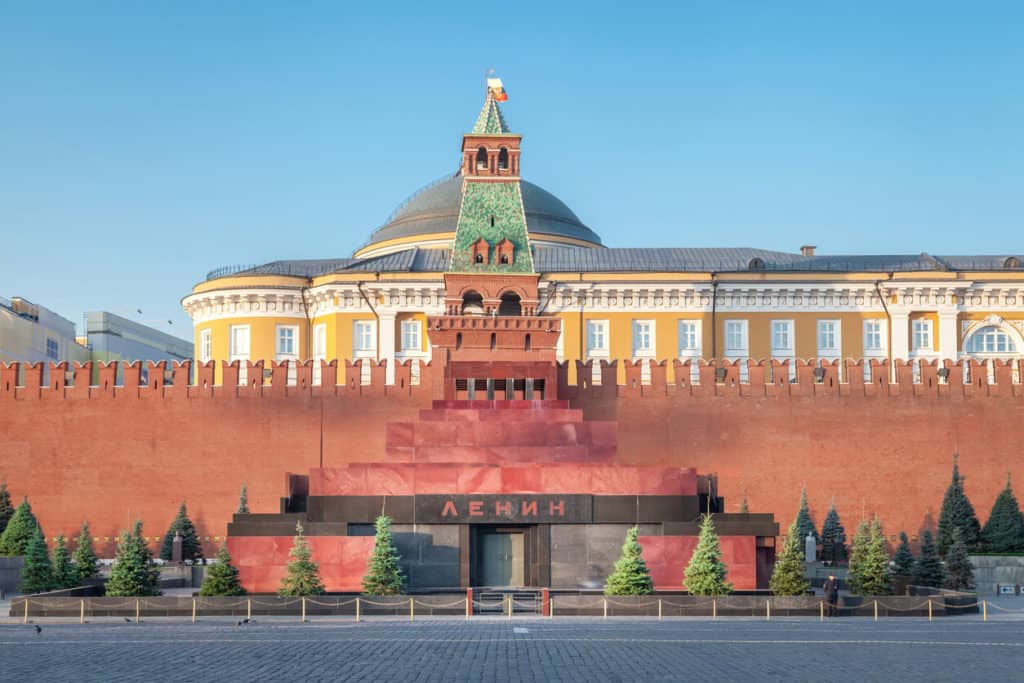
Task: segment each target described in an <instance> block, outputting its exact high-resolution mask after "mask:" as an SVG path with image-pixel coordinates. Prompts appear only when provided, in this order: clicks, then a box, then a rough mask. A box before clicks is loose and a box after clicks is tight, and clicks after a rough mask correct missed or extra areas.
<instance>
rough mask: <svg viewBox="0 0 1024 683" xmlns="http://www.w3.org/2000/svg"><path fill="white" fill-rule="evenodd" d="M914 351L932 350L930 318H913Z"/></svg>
mask: <svg viewBox="0 0 1024 683" xmlns="http://www.w3.org/2000/svg"><path fill="white" fill-rule="evenodd" d="M913 329H914V341H913V349H914V351H931V350H932V321H931V320H915V321H914V327H913Z"/></svg>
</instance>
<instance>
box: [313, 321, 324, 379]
mask: <svg viewBox="0 0 1024 683" xmlns="http://www.w3.org/2000/svg"><path fill="white" fill-rule="evenodd" d="M323 360H327V325H326V324H324V323H319V324H318V325H314V326H313V384H314V385H317V386H319V385H320V384H321V383H322V382H323V367H322V365H321V363H320V361H323Z"/></svg>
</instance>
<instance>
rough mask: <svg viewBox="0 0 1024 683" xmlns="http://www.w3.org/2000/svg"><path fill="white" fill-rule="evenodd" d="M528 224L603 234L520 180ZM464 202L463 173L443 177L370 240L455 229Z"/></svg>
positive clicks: (581, 235)
mask: <svg viewBox="0 0 1024 683" xmlns="http://www.w3.org/2000/svg"><path fill="white" fill-rule="evenodd" d="M520 187H521V188H522V191H523V208H524V210H525V212H526V225H527V229H528V230H529V231H530V233H531V234H537V235H556V236H559V237H571V238H573V239H578V240H584V241H586V242H592V243H594V244H600V243H601V238H600V237H599V236H598V235H597V233H595V232H594V231H593V230H591V229H590V228H588V227H587V226H585V225H584V224H583V222H582V221H580V219H579V218H578V217H577V216H576V214H575V213H573V212H572V209H570V208H569V207H568V206H566V205H565V202H563V201H562V200H561V199H559V198H558V197H556V196H555V195H553V194H551V193H550V192H548V191H547V190H545V189H544V188H542V187H540V186H538V185H534V184H533V183H531V182H528V181H526V180H523V181H520ZM461 203H462V176H460V175H455V176H450V177H445V178H442V179H441V180H439V181H436V182H434V183H431V184H430V185H427V186H426V187H424V188H423V189H421V190H419V191H418V192H416V193H415V194H414V195H412V196H411V197H410V198H409V199H407V200H405V201H404V202H403V203H402V204H400V205H399V206H398V208H397V209H395V211H394V212H392V214H391V215H390V216H388V219H387V221H386V222H385V223H384V225H383V226H381V227H379V228H377V229H376V230H375V231H374V232H373V234H372V235H371V236H370V241H369V242H367V244H373V243H376V242H383V241H384V240H390V239H395V238H398V237H412V236H415V235H429V234H432V233H438V232H455V226H456V224H457V223H458V221H459V208H460V206H461Z"/></svg>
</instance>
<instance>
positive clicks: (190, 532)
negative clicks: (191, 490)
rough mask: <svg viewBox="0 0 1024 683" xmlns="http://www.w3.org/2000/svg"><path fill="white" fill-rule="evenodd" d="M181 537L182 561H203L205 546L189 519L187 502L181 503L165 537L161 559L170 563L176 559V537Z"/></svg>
mask: <svg viewBox="0 0 1024 683" xmlns="http://www.w3.org/2000/svg"><path fill="white" fill-rule="evenodd" d="M175 533H177V534H180V535H181V559H182V560H201V559H203V546H202V544H201V543H200V541H199V536H197V535H196V527H195V525H194V524H192V520H191V519H189V517H188V510H187V509H186V508H185V501H181V507H179V508H178V514H177V516H176V517H175V518H174V521H172V522H171V526H170V528H168V529H167V533H166V534H165V535H164V543H163V545H162V546H160V559H161V560H164V561H167V562H169V561H170V560H171V558H173V557H174V535H175Z"/></svg>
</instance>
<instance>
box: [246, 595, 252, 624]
mask: <svg viewBox="0 0 1024 683" xmlns="http://www.w3.org/2000/svg"><path fill="white" fill-rule="evenodd" d="M245 618H246V619H250V620H251V619H252V598H248V599H247V600H246V601H245Z"/></svg>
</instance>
